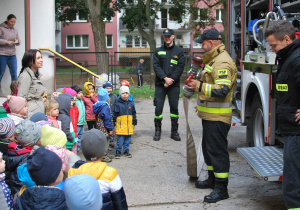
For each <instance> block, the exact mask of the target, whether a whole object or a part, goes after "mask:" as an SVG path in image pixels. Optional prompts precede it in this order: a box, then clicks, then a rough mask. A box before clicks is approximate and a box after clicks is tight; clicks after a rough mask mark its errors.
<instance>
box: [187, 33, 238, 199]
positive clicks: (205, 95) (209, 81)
mask: <svg viewBox="0 0 300 210" xmlns="http://www.w3.org/2000/svg"><path fill="white" fill-rule="evenodd" d="M221 40H222V37H221V35H220V33H219V32H218V31H217V30H215V29H209V30H206V31H204V32H203V34H202V36H201V37H200V38H199V39H196V40H195V42H196V43H202V49H203V50H204V51H205V54H204V55H203V63H204V64H205V66H204V70H203V71H202V73H201V79H200V81H197V80H193V79H192V80H191V81H190V82H189V83H188V86H187V87H188V88H189V89H191V90H194V91H195V93H197V95H198V96H197V109H198V116H199V117H200V118H201V119H202V127H203V140H202V149H203V156H204V159H205V163H206V165H207V169H208V179H207V180H205V181H197V182H196V187H197V188H201V189H205V188H212V189H214V190H213V191H212V192H211V193H210V195H206V196H205V197H204V202H209V203H216V202H218V201H220V200H223V199H227V198H228V197H229V195H228V190H227V185H228V176H229V165H230V162H229V153H228V151H227V145H228V141H227V134H228V132H229V129H230V126H231V117H232V95H233V91H234V86H235V84H236V79H237V68H236V66H235V64H234V62H233V61H232V59H231V57H230V55H229V54H228V53H227V51H226V50H225V46H224V44H223V43H222V41H221Z"/></svg>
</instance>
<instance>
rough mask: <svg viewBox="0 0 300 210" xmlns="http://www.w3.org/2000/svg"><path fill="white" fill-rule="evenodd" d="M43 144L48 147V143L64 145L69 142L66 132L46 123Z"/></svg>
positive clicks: (42, 136) (43, 129) (42, 138)
mask: <svg viewBox="0 0 300 210" xmlns="http://www.w3.org/2000/svg"><path fill="white" fill-rule="evenodd" d="M41 134H42V135H41V144H42V145H43V146H44V147H46V146H47V145H57V146H60V147H64V146H65V145H66V143H67V136H66V134H65V133H64V132H63V131H62V130H59V129H57V128H53V127H50V126H49V125H45V126H43V127H42V132H41Z"/></svg>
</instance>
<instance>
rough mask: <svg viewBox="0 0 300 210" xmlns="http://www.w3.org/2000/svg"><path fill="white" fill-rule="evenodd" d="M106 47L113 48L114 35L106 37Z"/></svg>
mask: <svg viewBox="0 0 300 210" xmlns="http://www.w3.org/2000/svg"><path fill="white" fill-rule="evenodd" d="M106 47H107V48H113V35H112V34H107V35H106Z"/></svg>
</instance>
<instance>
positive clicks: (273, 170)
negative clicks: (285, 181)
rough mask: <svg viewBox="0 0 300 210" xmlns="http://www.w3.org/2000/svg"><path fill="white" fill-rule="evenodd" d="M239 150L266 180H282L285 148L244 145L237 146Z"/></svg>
mask: <svg viewBox="0 0 300 210" xmlns="http://www.w3.org/2000/svg"><path fill="white" fill-rule="evenodd" d="M237 152H238V153H239V154H240V155H241V156H243V157H244V158H245V160H246V161H247V162H248V163H249V164H250V166H251V167H252V168H253V169H254V171H255V172H256V173H257V174H258V175H259V176H260V177H262V178H263V179H264V180H265V181H281V180H282V171H283V148H278V147H275V146H265V147H242V148H237Z"/></svg>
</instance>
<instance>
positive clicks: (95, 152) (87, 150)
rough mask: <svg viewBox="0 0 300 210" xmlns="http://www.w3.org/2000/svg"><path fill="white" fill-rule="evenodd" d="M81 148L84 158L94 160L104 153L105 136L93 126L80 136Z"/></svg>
mask: <svg viewBox="0 0 300 210" xmlns="http://www.w3.org/2000/svg"><path fill="white" fill-rule="evenodd" d="M81 149H82V153H83V156H84V157H85V159H87V160H90V161H95V160H97V159H99V158H101V157H103V156H104V154H105V149H106V136H105V135H104V134H103V133H102V131H100V130H97V129H95V128H93V129H91V130H89V131H87V132H84V133H83V134H82V136H81Z"/></svg>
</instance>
